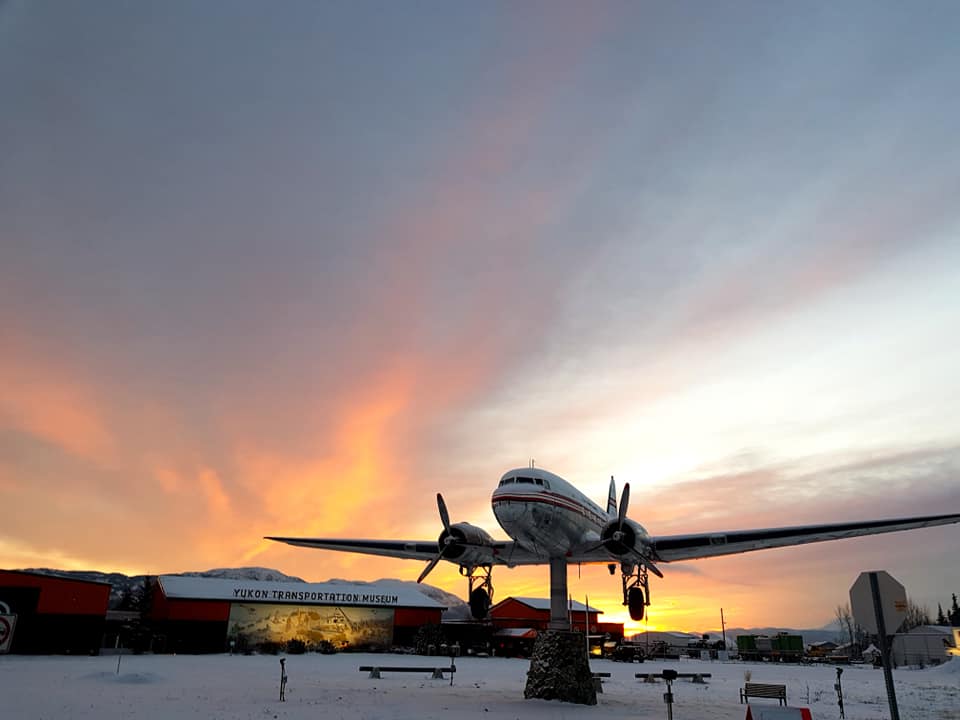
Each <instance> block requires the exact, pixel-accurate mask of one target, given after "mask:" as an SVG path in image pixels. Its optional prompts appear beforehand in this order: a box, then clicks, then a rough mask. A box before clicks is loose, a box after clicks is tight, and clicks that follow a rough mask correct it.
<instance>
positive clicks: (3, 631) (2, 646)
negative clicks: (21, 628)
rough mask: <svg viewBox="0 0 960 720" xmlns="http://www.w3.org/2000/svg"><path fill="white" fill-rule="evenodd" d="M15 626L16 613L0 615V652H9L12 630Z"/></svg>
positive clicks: (11, 642) (11, 643)
mask: <svg viewBox="0 0 960 720" xmlns="http://www.w3.org/2000/svg"><path fill="white" fill-rule="evenodd" d="M16 626H17V616H16V615H0V653H8V652H10V646H11V645H13V630H14V628H15V627H16Z"/></svg>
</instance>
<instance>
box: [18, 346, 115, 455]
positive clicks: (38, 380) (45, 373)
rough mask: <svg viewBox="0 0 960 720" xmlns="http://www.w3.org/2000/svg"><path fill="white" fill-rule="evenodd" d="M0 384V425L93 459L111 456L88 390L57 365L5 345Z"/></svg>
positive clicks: (103, 425) (111, 441) (105, 430)
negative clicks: (0, 387) (1, 388)
mask: <svg viewBox="0 0 960 720" xmlns="http://www.w3.org/2000/svg"><path fill="white" fill-rule="evenodd" d="M0 386H2V387H3V392H2V393H0V424H3V425H5V426H6V427H8V428H10V429H13V430H16V431H19V432H24V433H27V434H30V435H33V436H34V437H37V438H39V439H41V440H43V441H45V442H48V443H51V444H53V445H55V446H57V447H59V448H60V449H62V450H64V451H65V452H68V453H70V454H72V455H76V456H77V457H80V458H83V459H85V460H89V461H92V462H95V463H97V464H101V465H103V464H107V463H108V462H109V461H110V460H111V459H112V458H113V456H114V451H115V447H114V437H113V435H112V433H111V432H110V429H109V428H108V426H107V423H106V421H105V420H104V418H103V416H102V413H101V410H100V408H99V406H98V404H97V401H96V399H95V397H94V394H93V392H92V391H91V389H90V388H89V387H87V386H85V385H84V384H82V383H81V382H79V381H78V380H77V379H76V378H74V377H71V376H70V375H69V374H68V373H67V372H66V371H65V370H64V369H63V368H56V367H53V366H51V365H49V364H48V363H45V362H43V361H38V359H37V358H36V357H31V354H30V353H25V352H23V349H18V348H15V347H10V346H8V347H6V348H4V353H3V355H2V357H0Z"/></svg>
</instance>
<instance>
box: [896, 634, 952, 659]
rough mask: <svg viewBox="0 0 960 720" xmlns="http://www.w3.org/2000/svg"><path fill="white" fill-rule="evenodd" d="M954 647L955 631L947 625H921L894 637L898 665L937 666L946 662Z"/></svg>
mask: <svg viewBox="0 0 960 720" xmlns="http://www.w3.org/2000/svg"><path fill="white" fill-rule="evenodd" d="M951 647H953V631H952V629H951V628H949V627H947V626H946V625H921V626H920V627H915V628H913V629H912V630H909V631H907V632H905V633H897V634H896V635H894V637H893V646H892V653H893V662H894V664H896V665H898V666H899V665H937V664H939V663H942V662H945V661H946V660H947V659H948V658H949V655H948V654H947V650H948V648H951Z"/></svg>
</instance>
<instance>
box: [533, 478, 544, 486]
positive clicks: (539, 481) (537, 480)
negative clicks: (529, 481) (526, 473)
mask: <svg viewBox="0 0 960 720" xmlns="http://www.w3.org/2000/svg"><path fill="white" fill-rule="evenodd" d="M533 481H534V482H535V483H536V484H537V485H543V480H541V479H540V478H534V479H533Z"/></svg>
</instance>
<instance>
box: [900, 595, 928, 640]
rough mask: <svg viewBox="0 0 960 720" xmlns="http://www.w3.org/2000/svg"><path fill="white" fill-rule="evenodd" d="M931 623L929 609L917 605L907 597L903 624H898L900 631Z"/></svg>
mask: <svg viewBox="0 0 960 720" xmlns="http://www.w3.org/2000/svg"><path fill="white" fill-rule="evenodd" d="M932 624H933V623H932V622H931V620H930V611H929V610H928V609H927V608H925V607H921V606H920V605H917V604H916V603H915V602H914V601H913V600H911V599H910V598H907V616H906V617H905V618H904V620H903V625H901V626H900V629H901V631H903V632H906V631H907V630H912V629H913V628H916V627H921V626H923V625H932Z"/></svg>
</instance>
